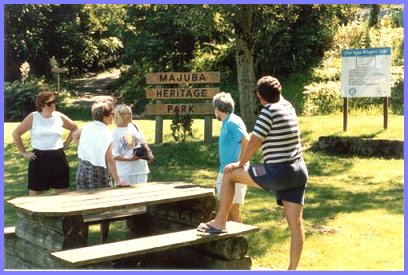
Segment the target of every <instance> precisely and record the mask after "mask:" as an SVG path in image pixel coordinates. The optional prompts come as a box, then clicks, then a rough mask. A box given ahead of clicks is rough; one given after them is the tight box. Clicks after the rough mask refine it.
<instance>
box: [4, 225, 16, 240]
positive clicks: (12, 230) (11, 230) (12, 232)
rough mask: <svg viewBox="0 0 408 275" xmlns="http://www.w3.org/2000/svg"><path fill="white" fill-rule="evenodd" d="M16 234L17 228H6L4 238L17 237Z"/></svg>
mask: <svg viewBox="0 0 408 275" xmlns="http://www.w3.org/2000/svg"><path fill="white" fill-rule="evenodd" d="M15 233H16V227H15V226H8V227H4V238H7V237H12V236H14V235H15Z"/></svg>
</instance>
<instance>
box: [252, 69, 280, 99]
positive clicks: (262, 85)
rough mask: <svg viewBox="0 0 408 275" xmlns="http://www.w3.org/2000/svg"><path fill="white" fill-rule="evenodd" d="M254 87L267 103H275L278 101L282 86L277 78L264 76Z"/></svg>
mask: <svg viewBox="0 0 408 275" xmlns="http://www.w3.org/2000/svg"><path fill="white" fill-rule="evenodd" d="M256 86H257V87H256V90H257V92H258V93H259V95H260V96H261V97H262V98H263V99H264V100H266V101H267V102H269V103H276V102H278V101H279V98H280V95H281V93H282V86H281V84H280V83H279V80H278V79H277V78H275V77H272V76H270V75H268V76H264V77H262V78H261V79H259V80H258V82H257V83H256Z"/></svg>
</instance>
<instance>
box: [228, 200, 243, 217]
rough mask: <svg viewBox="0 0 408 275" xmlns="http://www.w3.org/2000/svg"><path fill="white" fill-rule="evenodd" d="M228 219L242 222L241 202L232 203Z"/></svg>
mask: <svg viewBox="0 0 408 275" xmlns="http://www.w3.org/2000/svg"><path fill="white" fill-rule="evenodd" d="M228 220H229V221H233V222H242V219H241V213H240V212H239V203H233V204H232V205H231V208H230V211H229V214H228Z"/></svg>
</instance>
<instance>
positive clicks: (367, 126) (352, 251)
mask: <svg viewBox="0 0 408 275" xmlns="http://www.w3.org/2000/svg"><path fill="white" fill-rule="evenodd" d="M342 119H343V118H342V115H331V116H315V117H300V118H299V120H300V128H301V132H302V142H303V148H304V157H305V161H306V164H307V166H308V169H309V176H310V178H309V183H308V188H307V191H306V199H305V208H304V220H305V228H306V242H305V246H304V250H303V254H302V258H301V261H300V265H299V269H300V270H400V271H402V270H404V160H401V159H381V158H361V157H357V156H349V157H345V156H335V155H328V154H325V153H323V152H320V151H316V150H315V149H313V148H314V147H313V145H314V144H315V143H316V142H317V140H318V138H319V136H327V135H341V136H360V137H371V138H377V139H397V140H403V139H404V117H403V116H393V115H391V116H390V117H389V123H388V130H383V124H382V123H383V120H382V116H381V115H371V116H370V115H358V116H352V115H349V120H348V132H346V133H344V132H343V131H342V129H343V125H342V123H343V122H342ZM136 122H137V123H138V125H139V128H140V129H142V130H143V131H144V134H145V136H146V137H147V141H148V142H149V143H153V142H154V127H155V126H154V125H155V122H154V121H151V120H141V121H136ZM78 124H79V125H82V124H83V122H81V121H78ZM16 125H17V124H16V123H5V124H4V200H5V201H6V200H8V199H11V198H14V197H18V196H23V195H26V194H27V187H26V181H27V175H26V174H27V172H26V170H27V162H26V161H24V159H23V158H22V157H20V156H19V155H18V154H17V153H16V149H15V147H14V145H13V143H12V138H11V132H12V130H13V129H14V128H15V127H16ZM169 125H170V121H169V120H165V122H164V138H163V141H164V142H163V143H162V144H160V145H155V144H152V145H151V147H152V149H153V151H154V153H155V156H156V158H157V160H158V163H157V164H156V165H154V166H150V170H151V173H150V174H149V181H161V180H183V181H188V182H193V183H196V184H200V185H204V186H208V187H212V186H213V185H214V182H215V178H216V172H217V166H218V132H219V128H220V123H219V122H218V121H216V120H214V121H213V136H214V142H213V143H212V144H210V145H206V144H204V143H203V131H204V129H203V120H199V119H197V120H195V121H194V131H193V133H194V139H193V140H190V141H188V142H186V143H184V144H177V143H175V142H174V141H173V138H172V136H171V133H170V127H169ZM28 139H29V135H28V134H27V135H26V136H25V140H26V141H28ZM26 147H28V145H27V146H26ZM66 153H67V156H68V158H69V162H70V165H71V182H72V186H71V189H72V190H75V182H74V181H75V172H76V167H77V163H78V162H77V158H76V155H75V154H76V146H75V145H73V144H72V145H71V146H70V147H69V149H68V150H67V152H66ZM257 161H260V154H259V153H258V154H257V155H256V157H255V160H254V161H252V162H253V163H255V162H257ZM4 209H5V210H4V211H5V217H4V223H5V224H6V225H14V224H15V222H16V220H17V216H16V213H15V211H14V209H12V208H11V207H10V206H9V205H8V204H6V203H5V208H4ZM242 212H243V218H244V222H245V223H248V224H253V225H257V226H259V227H260V228H261V230H260V231H259V232H257V233H253V234H251V235H248V236H247V238H248V242H249V252H248V254H249V255H250V256H251V258H252V261H253V268H254V269H263V268H268V269H269V268H270V269H275V270H285V269H286V268H287V264H288V257H289V245H290V237H289V230H288V228H287V224H286V221H285V218H284V215H283V211H282V209H281V208H280V207H278V206H277V205H276V203H275V199H274V195H273V193H265V192H264V191H261V190H257V189H249V190H248V193H247V198H246V200H245V204H244V205H243V206H242ZM91 233H92V234H91V235H92V238H93V240H94V241H95V242H97V241H96V240H97V238H98V227H97V226H95V227H92V228H91ZM111 233H112V235H111V236H110V238H111V239H121V238H123V237H124V236H125V234H126V233H125V231H124V229H123V222H117V223H114V224H113V225H112V226H111Z"/></svg>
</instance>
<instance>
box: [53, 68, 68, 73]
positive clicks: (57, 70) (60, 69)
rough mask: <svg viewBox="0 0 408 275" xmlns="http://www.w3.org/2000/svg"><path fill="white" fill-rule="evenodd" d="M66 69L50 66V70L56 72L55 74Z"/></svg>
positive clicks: (64, 71)
mask: <svg viewBox="0 0 408 275" xmlns="http://www.w3.org/2000/svg"><path fill="white" fill-rule="evenodd" d="M67 71H68V70H67V69H65V68H58V67H53V68H51V72H53V73H56V74H63V73H66V72H67Z"/></svg>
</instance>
